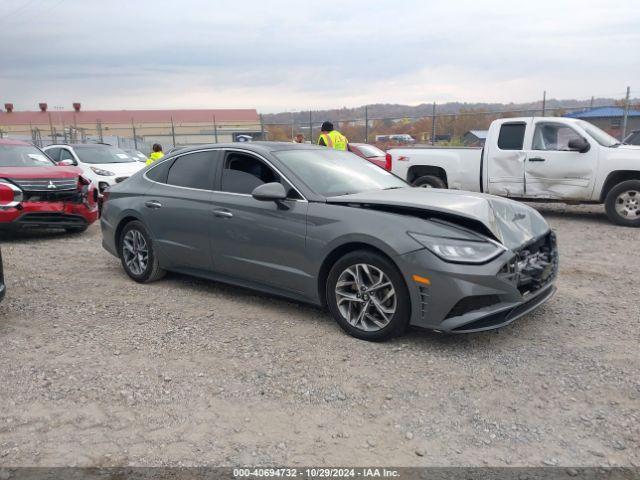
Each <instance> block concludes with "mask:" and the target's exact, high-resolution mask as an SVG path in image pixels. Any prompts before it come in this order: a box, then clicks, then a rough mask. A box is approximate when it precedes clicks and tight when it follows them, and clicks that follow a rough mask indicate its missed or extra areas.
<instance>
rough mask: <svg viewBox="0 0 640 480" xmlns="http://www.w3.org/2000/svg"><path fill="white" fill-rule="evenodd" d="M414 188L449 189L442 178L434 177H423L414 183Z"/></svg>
mask: <svg viewBox="0 0 640 480" xmlns="http://www.w3.org/2000/svg"><path fill="white" fill-rule="evenodd" d="M413 186H414V187H420V188H447V186H446V185H445V183H444V181H443V180H442V179H441V178H440V177H436V176H434V175H423V176H422V177H418V178H416V179H415V180H414V181H413Z"/></svg>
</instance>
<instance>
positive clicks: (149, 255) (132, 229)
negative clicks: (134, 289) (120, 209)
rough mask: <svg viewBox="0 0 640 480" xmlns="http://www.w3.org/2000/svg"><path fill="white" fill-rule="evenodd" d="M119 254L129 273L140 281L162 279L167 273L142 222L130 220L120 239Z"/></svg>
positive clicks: (123, 265) (123, 266)
mask: <svg viewBox="0 0 640 480" xmlns="http://www.w3.org/2000/svg"><path fill="white" fill-rule="evenodd" d="M118 255H119V256H120V261H121V262H122V268H124V271H125V272H127V275H129V277H131V278H132V279H133V280H135V281H136V282H138V283H149V282H154V281H156V280H160V279H161V278H162V277H164V275H165V274H166V272H165V270H163V269H162V268H160V264H159V262H158V256H157V255H156V251H155V249H154V246H153V241H152V240H151V236H150V235H149V232H148V231H147V229H146V228H145V226H144V224H143V223H142V222H139V221H137V220H135V221H133V222H129V223H127V224H126V225H125V227H124V228H123V229H122V233H121V234H120V239H119V241H118Z"/></svg>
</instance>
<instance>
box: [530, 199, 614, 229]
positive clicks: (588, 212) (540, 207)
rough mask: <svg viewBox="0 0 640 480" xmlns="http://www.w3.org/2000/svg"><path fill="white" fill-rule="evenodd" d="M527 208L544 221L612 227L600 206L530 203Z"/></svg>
mask: <svg viewBox="0 0 640 480" xmlns="http://www.w3.org/2000/svg"><path fill="white" fill-rule="evenodd" d="M529 206H531V207H533V208H535V209H536V210H537V211H538V212H540V214H541V215H542V216H543V217H545V218H546V219H557V220H579V221H581V222H590V223H600V224H608V225H613V224H612V223H611V221H610V220H609V219H608V218H607V215H606V213H605V212H604V209H603V208H602V207H601V206H600V205H588V206H584V205H579V206H574V205H564V204H551V205H550V204H536V203H530V204H529Z"/></svg>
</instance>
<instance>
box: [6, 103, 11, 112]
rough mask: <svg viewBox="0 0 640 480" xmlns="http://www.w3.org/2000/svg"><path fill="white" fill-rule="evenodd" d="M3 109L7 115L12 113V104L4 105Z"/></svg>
mask: <svg viewBox="0 0 640 480" xmlns="http://www.w3.org/2000/svg"><path fill="white" fill-rule="evenodd" d="M4 109H5V110H6V111H7V113H11V112H13V103H5V104H4Z"/></svg>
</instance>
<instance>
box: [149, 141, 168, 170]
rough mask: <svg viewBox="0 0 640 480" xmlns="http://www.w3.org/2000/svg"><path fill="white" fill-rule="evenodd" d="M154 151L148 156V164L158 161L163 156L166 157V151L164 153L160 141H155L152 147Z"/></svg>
mask: <svg viewBox="0 0 640 480" xmlns="http://www.w3.org/2000/svg"><path fill="white" fill-rule="evenodd" d="M152 150H153V152H151V155H149V158H147V165H151V164H152V163H153V162H157V161H158V160H160V159H161V158H162V157H164V153H162V145H160V144H159V143H154V144H153V147H152Z"/></svg>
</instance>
